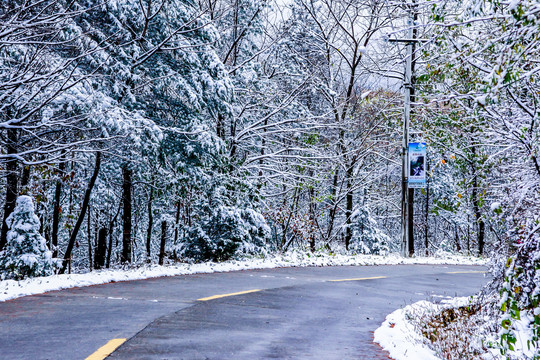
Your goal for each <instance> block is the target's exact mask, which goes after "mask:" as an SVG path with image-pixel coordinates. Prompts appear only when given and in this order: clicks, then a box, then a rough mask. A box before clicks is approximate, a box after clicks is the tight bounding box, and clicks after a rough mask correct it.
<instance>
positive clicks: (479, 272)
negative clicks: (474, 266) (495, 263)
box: [447, 270, 487, 274]
mask: <svg viewBox="0 0 540 360" xmlns="http://www.w3.org/2000/svg"><path fill="white" fill-rule="evenodd" d="M485 273H487V271H472V270H471V271H450V272H447V274H485Z"/></svg>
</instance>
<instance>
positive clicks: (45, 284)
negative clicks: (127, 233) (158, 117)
mask: <svg viewBox="0 0 540 360" xmlns="http://www.w3.org/2000/svg"><path fill="white" fill-rule="evenodd" d="M486 263H487V260H486V259H481V258H475V257H465V256H457V255H449V254H442V255H441V256H437V257H416V258H403V257H401V256H399V255H397V254H392V255H388V256H376V255H342V254H323V253H318V254H309V253H302V252H291V253H287V254H282V255H275V256H269V257H266V258H262V259H261V258H252V259H244V260H231V261H226V262H222V263H200V264H174V265H166V266H158V265H152V266H145V267H141V268H136V269H129V270H121V269H109V270H101V271H94V272H90V273H84V274H63V275H52V276H47V277H39V278H32V279H25V280H20V281H15V280H4V281H0V302H1V301H6V300H10V299H15V298H18V297H21V296H26V295H35V294H41V293H44V292H48V291H53V290H60V289H68V288H74V287H81V286H90V285H100V284H106V283H109V282H115V281H129V280H141V279H148V278H155V277H162V276H176V275H189V274H202V273H214V272H228V271H238V270H249V269H269V268H277V267H305V266H346V265H357V266H361V265H397V264H430V265H442V264H446V265H485V264H486Z"/></svg>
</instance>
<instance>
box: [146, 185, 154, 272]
mask: <svg viewBox="0 0 540 360" xmlns="http://www.w3.org/2000/svg"><path fill="white" fill-rule="evenodd" d="M153 197H154V189H152V188H150V194H149V195H148V229H147V230H146V262H148V263H150V262H151V260H152V259H151V257H150V250H151V249H150V245H151V243H152V226H153V225H154V215H153V214H152V200H153Z"/></svg>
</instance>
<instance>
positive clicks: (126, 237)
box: [120, 164, 133, 263]
mask: <svg viewBox="0 0 540 360" xmlns="http://www.w3.org/2000/svg"><path fill="white" fill-rule="evenodd" d="M122 174H123V178H124V181H123V184H122V189H123V196H122V200H123V205H124V214H123V217H124V218H123V223H124V228H123V229H124V230H123V232H122V256H121V258H120V261H121V262H122V263H130V262H131V190H132V186H133V185H132V182H131V175H132V171H131V169H129V168H128V165H127V164H126V165H124V167H123V168H122Z"/></svg>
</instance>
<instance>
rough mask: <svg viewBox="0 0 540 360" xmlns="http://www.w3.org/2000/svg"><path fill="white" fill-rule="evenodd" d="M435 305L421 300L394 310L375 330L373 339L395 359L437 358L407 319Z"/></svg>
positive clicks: (429, 309) (436, 359) (433, 359)
mask: <svg viewBox="0 0 540 360" xmlns="http://www.w3.org/2000/svg"><path fill="white" fill-rule="evenodd" d="M435 307H436V305H435V304H433V303H431V302H429V301H425V300H423V301H419V302H416V303H414V304H412V305H407V306H405V307H404V308H403V309H398V310H396V311H394V312H393V313H391V314H390V315H388V316H387V317H386V320H385V321H384V322H383V323H382V325H381V327H379V328H378V329H377V330H375V333H374V335H373V337H374V341H375V342H376V343H379V345H381V347H382V348H383V349H384V350H386V351H388V352H389V353H390V356H391V357H392V358H393V359H396V360H418V359H422V360H439V358H438V357H437V355H436V354H435V352H434V351H433V350H431V349H429V348H428V347H427V346H426V345H425V344H424V338H423V337H422V335H420V334H418V333H417V332H416V330H415V328H414V325H413V324H411V323H410V322H409V321H408V319H411V317H416V316H419V315H420V314H424V313H425V312H426V311H432V310H433V311H434V310H436V309H435ZM420 316H421V315H420Z"/></svg>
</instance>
